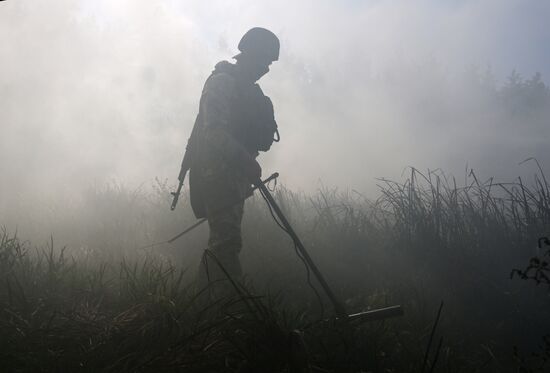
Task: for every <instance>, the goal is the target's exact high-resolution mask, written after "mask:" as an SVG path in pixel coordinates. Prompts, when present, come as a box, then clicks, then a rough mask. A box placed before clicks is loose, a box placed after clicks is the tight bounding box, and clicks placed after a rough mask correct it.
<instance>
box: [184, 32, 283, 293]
mask: <svg viewBox="0 0 550 373" xmlns="http://www.w3.org/2000/svg"><path fill="white" fill-rule="evenodd" d="M238 48H239V51H240V52H241V53H239V54H238V55H236V56H234V57H233V58H234V59H235V60H236V61H237V62H236V63H235V64H231V63H229V62H227V61H222V62H219V63H218V64H216V66H215V69H214V71H213V72H212V74H211V75H210V76H209V77H208V79H207V80H206V83H205V85H204V88H203V91H202V96H201V100H200V107H199V114H198V116H197V119H196V122H195V126H194V129H193V134H192V135H191V138H190V141H189V145H188V151H191V153H192V160H191V162H190V163H191V167H190V176H189V185H190V193H191V205H192V207H193V211H194V213H195V215H196V216H197V218H199V217H206V218H207V219H208V224H209V227H210V237H209V240H208V249H207V250H206V251H205V253H204V255H203V258H202V261H201V265H200V268H199V277H198V279H199V285H200V286H205V285H206V284H207V283H208V282H212V281H215V280H219V279H224V278H226V275H225V274H224V273H223V271H222V270H221V269H220V267H219V265H218V263H217V262H219V264H221V265H222V266H223V268H224V269H225V271H227V273H228V274H229V275H230V276H231V277H232V278H234V279H236V280H238V279H240V277H241V276H242V269H241V264H240V261H239V252H240V250H241V245H242V242H241V220H242V217H243V206H244V199H245V197H246V196H247V195H248V194H249V193H250V190H251V184H253V183H255V182H256V181H258V180H259V179H260V176H261V172H262V169H261V167H260V165H259V164H258V162H257V161H256V157H257V156H258V152H259V151H267V150H269V148H270V146H271V144H272V143H273V141H274V140H273V139H274V136H275V135H277V137H278V132H277V125H276V122H275V119H274V116H273V105H272V103H271V100H270V99H269V97H267V96H265V95H264V94H263V92H262V90H261V88H260V86H259V85H258V84H256V81H257V80H258V79H260V78H261V77H262V76H263V75H265V74H266V73H267V72H269V65H271V63H272V62H273V61H277V60H278V58H279V39H278V38H277V37H276V36H275V35H274V34H273V33H272V32H271V31H268V30H266V29H264V28H259V27H256V28H253V29H251V30H249V31H248V32H247V33H246V34H245V35H244V36H243V38H242V39H241V41H240V42H239V46H238ZM190 147H191V149H189V148H190ZM228 206H229V207H228ZM213 256H214V258H213Z"/></svg>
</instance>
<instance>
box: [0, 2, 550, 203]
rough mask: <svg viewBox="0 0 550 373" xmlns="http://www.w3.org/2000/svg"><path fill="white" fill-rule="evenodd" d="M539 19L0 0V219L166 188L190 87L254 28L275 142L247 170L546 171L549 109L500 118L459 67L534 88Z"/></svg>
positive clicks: (305, 173) (341, 177)
mask: <svg viewBox="0 0 550 373" xmlns="http://www.w3.org/2000/svg"><path fill="white" fill-rule="evenodd" d="M549 17H550V2H548V1H543V0H540V1H537V0H533V1H519V0H516V1H515V0H483V1H458V0H455V1H436V0H419V1H389V0H388V1H381V0H380V1H358V0H354V1H351V0H348V1H326V0H317V1H286V0H278V1H245V0H235V1H220V0H214V1H208V2H205V1H176V0H158V1H154V2H152V1H145V0H116V1H113V0H95V1H84V0H55V1H52V0H49V1H45V0H7V1H4V2H1V3H0V45H1V48H0V68H1V69H0V126H1V134H0V175H2V176H1V179H0V209H1V208H4V209H6V208H8V207H10V208H16V207H17V206H18V205H17V203H18V202H16V201H19V200H21V199H28V198H31V199H32V200H35V201H37V202H38V203H45V202H44V201H47V200H48V199H49V198H53V196H59V195H71V194H74V193H78V191H79V190H81V189H82V188H85V187H87V186H89V185H94V184H95V185H98V184H99V185H101V184H102V183H109V182H112V181H116V182H120V183H124V184H127V185H129V186H139V185H144V184H146V185H149V184H151V183H152V182H154V180H155V178H158V179H159V180H162V181H164V180H167V181H168V182H169V183H171V184H175V183H176V182H177V180H176V178H177V175H178V171H179V170H178V169H179V165H180V162H181V157H182V155H183V150H184V147H185V144H186V141H187V137H188V136H189V134H190V131H191V128H192V125H193V121H194V118H195V116H196V114H197V110H198V100H199V97H200V92H201V89H202V85H203V84H204V80H205V79H206V78H207V77H208V75H209V74H210V72H211V71H212V69H213V66H214V65H215V64H216V62H218V61H220V60H224V59H225V60H230V59H231V56H233V55H235V54H236V53H237V48H236V46H237V44H238V41H239V39H240V37H241V36H242V35H243V34H244V32H245V31H247V30H248V29H250V28H251V27H254V26H262V27H266V28H269V29H270V30H272V31H273V32H275V33H276V34H277V35H278V36H279V38H280V40H281V56H280V60H279V61H278V62H276V63H274V64H273V65H272V69H271V72H270V73H269V74H268V75H266V76H265V77H264V78H262V79H261V80H260V82H259V83H260V85H261V86H262V88H263V90H264V92H265V93H266V94H267V95H268V96H270V97H271V98H272V100H273V102H274V106H275V115H276V119H277V122H278V124H279V128H280V132H281V137H282V140H281V142H280V143H279V144H276V145H275V146H273V147H272V150H271V151H270V152H269V153H267V154H262V155H261V156H260V158H259V161H260V163H261V164H262V167H263V168H264V174H270V173H271V172H274V171H278V172H280V174H281V181H282V182H283V183H284V184H286V185H288V186H290V187H291V188H293V189H300V190H305V191H314V190H316V189H317V188H319V187H320V186H328V187H338V188H340V189H342V190H347V189H355V190H358V191H361V192H365V193H367V194H369V195H373V196H375V195H376V191H377V186H376V184H377V180H376V179H377V178H382V177H386V178H393V179H400V178H402V177H403V176H402V175H403V172H404V170H406V169H407V167H408V166H414V167H416V168H418V169H420V170H427V169H431V170H433V169H441V170H444V171H445V172H446V173H449V174H452V175H456V176H457V177H460V178H463V176H464V173H465V169H466V168H467V167H471V168H473V169H476V170H479V172H480V173H481V175H482V177H485V178H488V177H490V176H495V177H497V178H501V179H502V180H511V179H513V178H514V177H516V176H518V174H519V173H521V172H523V171H525V170H526V169H527V172H531V171H532V170H533V169H532V166H529V165H521V166H520V165H519V163H520V162H521V161H523V160H524V159H526V158H528V157H536V158H537V159H539V160H540V161H541V163H542V164H543V166H544V167H548V164H550V156H549V155H548V153H550V152H548V151H547V148H548V147H547V144H548V138H549V137H548V135H549V134H550V133H549V130H548V129H547V127H546V126H545V125H544V123H548V119H549V117H548V113H549V111H548V110H547V111H544V112H543V113H542V114H540V113H539V114H537V115H538V117H533V118H532V120H531V119H530V121H529V123H530V124H529V126H527V125H526V124H525V123H523V122H521V123H519V122H518V121H517V120H514V119H513V118H508V117H505V116H503V114H502V113H501V112H500V111H498V110H497V109H496V108H495V104H494V103H490V102H484V101H483V100H481V99H478V97H477V96H476V95H472V90H471V89H470V88H468V87H467V86H466V85H465V83H464V74H465V72H467V71H471V70H472V69H473V70H476V71H478V70H479V71H480V72H483V71H486V70H487V69H490V70H491V71H492V74H493V76H494V79H495V81H496V84H497V86H501V85H503V84H504V83H505V81H506V78H507V76H509V75H510V73H511V71H512V70H514V69H515V70H516V71H517V72H518V73H520V74H521V75H522V76H523V77H525V78H530V77H531V76H533V75H534V74H535V73H536V72H540V73H542V77H543V80H544V81H545V82H547V83H548V82H549V81H550V63H549V61H550V48H549V47H548V45H550V27H548V23H547V20H548V19H549ZM545 161H546V162H545ZM529 167H531V168H529Z"/></svg>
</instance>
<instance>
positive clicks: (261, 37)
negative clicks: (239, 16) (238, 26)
mask: <svg viewBox="0 0 550 373" xmlns="http://www.w3.org/2000/svg"><path fill="white" fill-rule="evenodd" d="M279 48H280V43H279V38H277V36H275V34H274V33H272V32H271V31H269V30H267V29H265V28H262V27H254V28H251V29H250V30H248V31H247V32H246V33H245V34H244V35H243V37H242V39H241V41H240V42H239V50H240V51H241V52H242V53H247V54H251V55H256V56H261V57H266V58H268V59H269V60H270V61H278V60H279Z"/></svg>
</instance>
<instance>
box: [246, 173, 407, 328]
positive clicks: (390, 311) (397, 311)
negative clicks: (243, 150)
mask: <svg viewBox="0 0 550 373" xmlns="http://www.w3.org/2000/svg"><path fill="white" fill-rule="evenodd" d="M256 187H257V188H258V189H259V190H260V192H261V193H262V195H263V196H264V197H265V199H266V201H267V203H268V204H269V206H270V207H271V209H272V210H273V211H274V212H275V214H276V215H277V217H278V218H279V220H280V222H281V224H282V225H283V227H284V228H285V230H286V231H287V233H288V234H289V235H290V237H291V238H292V240H293V241H294V243H295V244H296V247H297V249H298V250H299V252H300V254H301V255H302V257H303V259H304V261H305V263H306V265H307V266H308V267H309V269H310V270H311V272H313V274H314V275H315V278H317V281H318V282H319V284H320V285H321V287H322V288H323V290H324V291H325V293H326V295H327V296H328V298H329V299H330V301H331V303H332V305H333V307H334V311H335V313H336V318H337V319H341V320H346V321H357V322H360V323H362V322H367V321H373V320H380V319H386V318H389V317H395V316H402V315H403V309H402V307H401V306H400V305H396V306H390V307H385V308H380V309H375V310H370V311H366V312H360V313H355V314H351V315H350V314H348V313H347V311H346V308H345V306H344V304H343V303H342V302H340V300H339V299H338V298H337V297H336V295H335V294H334V293H333V291H332V290H331V288H330V286H329V285H328V283H327V281H326V280H325V278H324V277H323V275H322V274H321V271H319V268H317V266H316V265H315V263H314V262H313V260H312V259H311V256H310V255H309V253H308V252H307V250H306V248H305V247H304V245H303V244H302V241H300V238H299V237H298V235H297V234H296V232H295V231H294V229H293V228H292V226H291V225H290V223H289V222H288V220H287V219H286V217H285V215H284V214H283V212H282V211H281V209H280V208H279V206H278V205H277V202H275V199H274V198H273V196H272V195H271V192H270V191H269V189H268V188H267V187H266V186H265V184H264V183H263V182H262V181H261V180H258V182H257V183H256Z"/></svg>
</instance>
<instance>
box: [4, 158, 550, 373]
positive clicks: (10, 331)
mask: <svg viewBox="0 0 550 373" xmlns="http://www.w3.org/2000/svg"><path fill="white" fill-rule="evenodd" d="M378 183H379V186H380V195H379V198H377V199H376V200H369V199H367V198H364V197H363V196H362V195H360V194H358V193H356V192H339V191H337V190H330V189H324V190H319V191H318V192H317V193H316V194H313V195H306V194H303V193H294V192H292V191H290V190H288V189H285V188H284V187H280V186H279V187H277V188H276V189H275V192H274V195H275V198H276V199H277V201H278V203H280V205H281V207H282V209H283V210H284V211H285V214H287V217H288V218H289V220H290V221H291V222H292V223H293V224H294V228H295V230H296V231H297V232H298V234H299V235H300V237H301V239H302V241H303V242H304V244H305V246H306V247H307V248H308V250H309V251H310V254H311V256H312V257H313V258H314V260H315V261H316V263H318V265H319V267H320V268H321V271H322V272H323V273H324V274H325V276H326V278H327V281H328V282H329V284H330V285H331V286H332V287H333V288H334V290H335V292H336V293H337V295H338V297H339V298H340V299H342V300H343V302H344V303H345V305H346V308H347V309H348V311H349V312H350V313H354V312H359V311H363V310H368V309H373V308H379V307H384V306H388V305H394V304H401V305H402V306H403V308H404V311H405V315H404V316H403V317H400V318H393V319H388V320H384V321H375V322H370V323H365V324H362V325H357V326H353V327H350V326H349V325H346V324H345V323H339V322H335V321H334V320H332V319H331V317H332V316H333V315H334V312H333V310H332V308H331V305H330V303H329V302H328V300H327V299H326V298H325V297H324V295H323V294H322V292H320V288H319V286H318V284H317V283H316V282H315V279H314V278H312V279H311V283H312V284H313V285H314V286H315V287H316V288H317V290H318V291H319V292H320V293H321V298H322V299H321V301H320V299H319V298H318V297H317V296H316V295H315V293H314V292H313V291H312V289H311V287H310V286H309V285H308V281H307V275H306V270H305V268H304V266H303V263H302V262H301V261H300V260H299V259H298V258H297V256H296V255H295V253H294V248H293V245H292V241H291V240H290V239H289V238H288V236H287V235H286V234H285V233H284V232H282V231H281V230H280V229H279V228H278V227H277V226H276V224H275V223H274V222H273V220H272V217H271V215H270V214H269V212H268V210H267V208H266V207H265V204H264V201H263V200H262V199H261V198H259V197H254V198H252V199H250V200H249V201H248V202H247V207H246V215H245V220H244V222H243V231H244V232H243V235H244V240H245V245H244V248H243V251H242V255H241V256H242V261H243V266H244V270H245V272H246V273H247V277H246V280H245V284H244V285H243V286H238V287H235V288H234V292H232V293H231V294H227V295H226V296H224V297H220V298H216V299H210V298H209V297H207V296H206V293H207V292H208V289H206V290H205V289H197V288H196V286H195V284H194V271H195V269H196V267H197V265H198V261H199V258H200V255H201V252H202V249H203V246H204V244H205V239H206V233H207V230H206V227H201V228H199V229H197V230H196V231H193V232H191V233H189V234H188V235H186V236H185V237H183V238H181V239H180V240H178V241H176V243H175V244H174V245H158V246H155V247H152V248H144V246H146V245H148V244H150V243H153V242H159V241H164V240H166V239H168V238H170V237H171V236H173V235H175V234H177V233H178V232H180V231H182V230H183V229H184V228H185V227H186V226H188V225H190V224H192V223H193V222H194V218H193V217H192V214H191V212H190V210H189V207H188V201H187V198H186V196H183V197H182V200H181V201H180V204H181V205H180V206H179V207H178V209H177V210H176V212H170V211H169V209H168V206H169V203H170V195H169V188H168V187H167V185H166V184H163V183H156V184H155V186H154V188H152V189H146V188H142V189H140V190H137V191H130V190H127V189H125V188H123V187H121V186H117V185H110V186H106V187H102V188H90V190H88V191H87V192H86V193H84V195H83V197H82V199H81V200H79V201H78V202H74V203H73V204H72V205H71V204H67V205H66V206H64V208H61V207H58V208H56V209H50V210H48V212H47V213H45V214H42V215H40V216H35V217H34V220H33V219H29V220H28V222H30V223H29V224H35V228H36V229H37V231H38V229H39V228H40V227H41V228H42V229H44V228H48V229H50V230H51V234H52V237H53V238H52V239H51V240H49V241H48V242H46V243H42V242H32V243H31V242H27V241H25V237H18V235H17V234H16V233H15V232H14V231H8V230H6V229H5V230H4V231H3V233H2V235H1V241H0V333H1V335H2V338H0V361H2V366H3V369H6V370H5V371H15V372H17V371H21V372H39V371H57V372H78V371H85V372H97V371H117V372H119V371H151V372H153V371H154V372H159V371H182V372H183V371H185V372H298V371H300V370H299V369H298V368H297V367H298V366H300V364H302V365H303V361H304V360H307V361H308V364H309V365H310V369H311V371H312V372H354V373H359V372H422V371H424V372H430V371H434V372H531V371H533V372H535V371H540V372H543V371H548V370H549V369H550V365H549V364H546V365H544V364H545V358H548V357H549V351H548V346H549V344H548V343H547V342H546V343H545V340H544V339H543V338H544V336H545V335H546V336H547V335H548V333H549V332H550V318H548V306H549V297H548V296H549V292H548V290H549V288H548V283H546V282H545V281H544V277H540V275H541V274H542V275H543V276H544V274H545V273H547V272H545V271H546V269H545V267H544V266H543V265H542V263H543V262H544V260H545V259H544V249H545V248H544V247H543V248H542V249H540V250H539V249H537V240H538V238H539V237H542V236H545V235H548V234H549V230H550V190H549V185H548V183H547V182H546V179H545V177H544V174H543V173H542V170H541V172H540V173H539V174H538V175H535V178H534V179H533V180H530V181H529V182H525V181H524V180H522V179H517V180H515V181H514V182H512V183H506V184H503V183H495V182H493V181H492V180H491V179H489V180H486V181H481V180H479V179H478V178H477V176H476V175H475V174H474V173H473V172H472V173H470V174H469V177H468V179H467V183H466V185H461V186H459V185H457V183H456V181H455V180H454V179H452V178H451V179H448V178H446V177H445V175H444V174H442V173H441V172H428V173H421V172H419V171H418V170H415V169H411V170H410V174H409V177H408V178H407V179H406V180H404V181H402V182H394V181H388V180H379V181H378ZM48 214H49V215H48ZM33 222H34V223H33ZM0 223H1V222H0ZM29 232H33V231H32V229H30V230H29ZM533 257H538V258H539V259H538V260H539V261H538V262H536V261H535V262H533V260H531V259H532V258H533ZM537 263H538V264H539V265H538V267H537V268H538V269H539V271H538V272H537V273H538V276H539V277H537V278H535V279H531V278H530V277H534V276H533V273H535V272H534V271H535V270H534V269H531V270H530V272H529V275H528V276H524V277H525V278H524V279H523V280H522V276H521V274H519V275H516V276H514V278H511V277H510V274H511V272H512V270H513V269H520V270H524V269H525V268H526V267H527V266H529V264H531V265H532V266H533V264H537ZM537 279H538V280H539V281H540V285H539V286H536V280H537ZM541 279H542V280H541ZM441 302H443V304H444V306H443V308H442V313H441V318H440V320H439V322H438V325H437V328H436V329H435V333H434V335H433V338H431V337H430V336H431V332H432V328H433V324H434V320H435V318H436V313H437V311H438V307H439V305H440V303H441ZM546 338H548V337H546ZM430 339H431V341H432V342H431V349H430V351H429V353H428V354H426V351H427V346H428V344H429V341H430ZM302 341H303V342H304V343H305V345H306V347H307V354H304V353H303V352H301V353H299V351H302V349H300V344H301V342H302ZM545 349H546V350H545ZM532 353H538V355H532ZM434 362H435V365H434ZM545 369H546V370H545ZM302 371H306V370H302Z"/></svg>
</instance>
